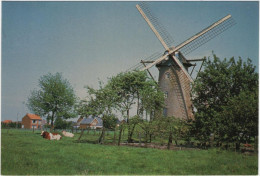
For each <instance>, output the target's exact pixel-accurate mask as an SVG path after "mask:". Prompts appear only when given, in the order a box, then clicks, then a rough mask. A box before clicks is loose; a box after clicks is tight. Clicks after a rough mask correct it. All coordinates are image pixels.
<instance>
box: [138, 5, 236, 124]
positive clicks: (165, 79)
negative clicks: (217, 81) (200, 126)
mask: <svg viewBox="0 0 260 176" xmlns="http://www.w3.org/2000/svg"><path fill="white" fill-rule="evenodd" d="M136 8H137V10H138V11H139V12H140V14H141V15H142V17H143V18H144V20H145V21H146V22H147V24H148V25H149V27H150V28H151V30H152V31H153V32H154V34H155V35H156V37H157V38H158V40H159V41H160V42H161V44H162V45H163V47H164V48H165V52H164V53H163V54H155V55H152V56H151V57H150V58H147V59H145V60H141V62H140V63H141V64H142V65H141V66H142V67H143V68H141V69H140V70H141V71H143V70H147V71H148V73H149V74H150V76H151V77H152V74H151V73H150V71H149V69H150V68H151V67H153V66H156V67H157V68H158V70H159V80H158V84H159V86H160V88H161V90H162V91H163V92H164V95H165V108H164V110H163V114H164V116H175V117H177V118H181V119H192V118H193V108H192V102H191V97H190V91H191V83H193V79H192V77H191V74H192V72H193V70H194V67H195V66H196V63H195V64H192V62H196V61H202V62H204V59H193V60H188V59H186V57H185V55H187V54H189V53H190V52H192V51H193V50H195V49H197V48H198V47H200V46H201V45H203V44H205V43H206V42H208V41H209V40H211V39H212V38H214V37H216V36H217V35H219V34H220V33H222V32H223V31H225V30H226V29H228V28H230V27H231V26H233V25H234V24H235V22H234V20H233V19H232V18H231V15H227V16H225V17H224V18H222V19H220V20H218V21H217V22H215V23H213V24H212V25H210V26H209V27H207V28H205V29H203V30H202V31H201V32H199V33H197V34H195V35H194V36H192V37H191V38H189V39H187V40H185V41H184V42H182V43H181V44H179V45H177V46H173V45H171V43H172V41H173V40H172V38H171V37H170V35H169V33H168V32H167V31H166V30H165V28H164V27H163V26H162V25H161V23H160V22H159V20H158V19H157V18H156V17H155V16H154V15H153V13H152V12H151V10H150V8H149V6H148V4H146V3H144V2H142V3H140V4H137V5H136ZM202 64H203V63H202ZM202 64H201V66H202ZM192 66H193V69H192V71H191V72H190V73H188V68H189V67H192ZM137 68H140V64H139V65H137V66H135V69H137ZM200 69H201V67H200ZM200 69H199V71H200ZM152 78H153V77H152Z"/></svg>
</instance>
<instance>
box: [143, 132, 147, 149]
mask: <svg viewBox="0 0 260 176" xmlns="http://www.w3.org/2000/svg"><path fill="white" fill-rule="evenodd" d="M147 142H148V133H147V132H145V143H144V145H145V148H147Z"/></svg>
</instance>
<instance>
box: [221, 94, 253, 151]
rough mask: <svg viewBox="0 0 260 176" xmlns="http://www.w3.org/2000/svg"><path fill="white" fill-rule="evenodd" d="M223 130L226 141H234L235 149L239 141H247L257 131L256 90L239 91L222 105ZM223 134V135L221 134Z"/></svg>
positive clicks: (238, 145)
mask: <svg viewBox="0 0 260 176" xmlns="http://www.w3.org/2000/svg"><path fill="white" fill-rule="evenodd" d="M222 116H223V119H224V120H223V123H224V125H223V126H224V127H225V128H224V129H223V131H224V132H225V133H226V134H227V135H226V136H228V138H227V139H226V140H227V141H228V142H235V143H236V149H237V150H238V149H239V147H240V143H242V142H246V143H247V142H249V141H250V139H251V138H252V137H255V136H257V133H258V90H257V89H255V91H241V92H240V93H239V95H237V96H234V97H232V98H231V99H230V100H229V102H228V103H227V105H225V106H223V112H222ZM222 136H223V135H222Z"/></svg>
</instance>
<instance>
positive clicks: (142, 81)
mask: <svg viewBox="0 0 260 176" xmlns="http://www.w3.org/2000/svg"><path fill="white" fill-rule="evenodd" d="M107 86H108V87H110V89H111V90H113V91H115V92H116V93H117V100H116V102H117V109H118V110H120V111H121V113H122V115H123V116H124V117H125V118H126V122H127V123H126V126H127V129H128V142H129V143H130V142H132V135H133V131H134V128H135V126H136V124H135V122H136V121H134V120H132V122H133V123H134V124H131V120H130V118H131V117H130V110H131V109H132V108H133V107H134V106H135V105H136V106H137V112H136V116H138V117H140V116H142V113H143V112H144V111H147V112H149V113H150V114H152V113H154V110H155V109H156V108H157V109H159V108H160V107H162V105H161V103H163V98H162V97H163V94H162V93H161V92H160V90H159V88H158V85H157V84H156V83H155V82H154V81H153V80H151V79H150V78H149V77H148V75H147V73H146V72H145V71H133V72H125V73H120V74H118V75H116V76H114V77H112V78H111V79H110V80H109V81H108V85H107ZM131 127H133V128H131Z"/></svg>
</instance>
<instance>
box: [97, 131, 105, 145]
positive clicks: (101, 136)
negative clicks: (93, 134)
mask: <svg viewBox="0 0 260 176" xmlns="http://www.w3.org/2000/svg"><path fill="white" fill-rule="evenodd" d="M105 132H106V131H105V127H103V128H102V132H101V135H100V136H99V139H98V143H99V144H103V143H104V140H105Z"/></svg>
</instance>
